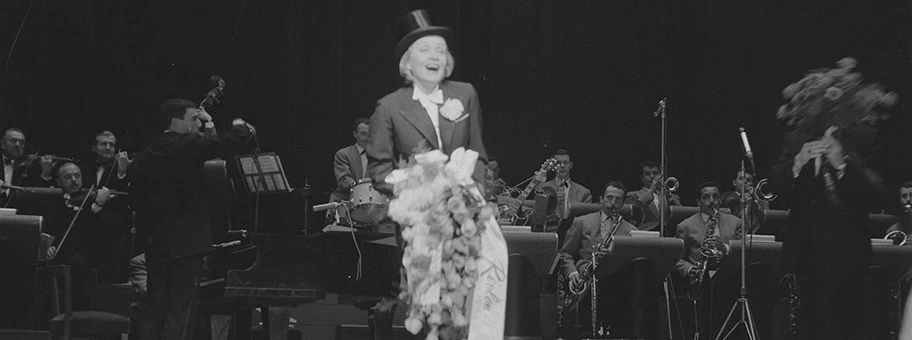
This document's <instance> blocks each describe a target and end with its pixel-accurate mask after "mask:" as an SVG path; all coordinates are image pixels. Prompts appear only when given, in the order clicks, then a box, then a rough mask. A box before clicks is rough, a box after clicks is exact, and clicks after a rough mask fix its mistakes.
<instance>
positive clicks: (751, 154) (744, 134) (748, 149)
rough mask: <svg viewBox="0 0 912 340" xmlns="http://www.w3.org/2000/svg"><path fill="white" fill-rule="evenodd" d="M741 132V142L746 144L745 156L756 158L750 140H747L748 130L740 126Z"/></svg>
mask: <svg viewBox="0 0 912 340" xmlns="http://www.w3.org/2000/svg"><path fill="white" fill-rule="evenodd" d="M738 130H740V131H741V132H740V134H741V144H742V145H743V146H744V156H747V158H750V159H754V152H753V151H751V145H750V142H748V141H747V132H745V131H744V128H743V127H740V128H738Z"/></svg>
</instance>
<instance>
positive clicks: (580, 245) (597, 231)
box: [560, 181, 656, 339]
mask: <svg viewBox="0 0 912 340" xmlns="http://www.w3.org/2000/svg"><path fill="white" fill-rule="evenodd" d="M626 190H627V189H626V187H624V184H623V183H621V182H615V181H612V182H608V184H606V185H605V193H604V194H603V195H602V198H601V204H602V210H600V211H598V212H594V213H591V214H587V215H583V216H579V217H576V218H574V219H573V223H572V225H571V226H570V229H569V230H568V231H567V236H566V238H565V239H564V243H563V245H562V246H561V252H560V259H561V271H562V272H563V275H564V277H566V278H567V279H568V280H569V282H568V284H569V285H573V286H576V287H582V285H583V284H584V282H583V281H584V280H586V282H591V281H588V277H585V278H584V277H582V276H583V275H587V276H588V275H589V274H591V273H589V271H591V270H592V269H593V268H592V262H593V249H595V248H596V247H598V246H599V245H600V244H604V245H605V246H607V245H608V244H610V241H607V242H606V240H609V238H610V237H614V236H622V237H623V236H630V232H631V231H634V230H636V227H635V226H634V225H633V224H631V223H630V222H627V221H625V220H624V218H623V216H621V215H620V213H619V210H620V208H621V207H622V206H623V205H624V197H626ZM610 235H614V236H610ZM606 259H607V258H606V257H604V256H603V257H600V258H599V260H600V261H604V260H606ZM580 272H584V273H586V274H581V273H580ZM648 273H649V271H648V270H646V268H645V267H644V266H643V264H642V263H634V264H631V265H628V266H627V267H625V268H624V269H623V270H621V271H619V272H617V273H614V274H612V275H611V276H610V277H598V280H599V290H598V294H597V297H598V307H599V308H598V315H599V317H598V321H599V323H601V327H602V328H604V330H603V332H601V333H599V334H601V335H606V332H608V333H610V335H611V336H612V337H636V338H642V337H646V338H649V337H651V334H652V330H651V329H653V328H655V326H656V325H654V324H653V322H654V320H655V319H654V318H651V317H650V314H651V315H655V311H654V308H653V307H654V305H655V304H654V303H651V302H650V301H649V298H650V294H649V292H650V291H652V289H651V288H650V287H649V284H648V282H649V281H648V280H647V275H648ZM587 284H588V283H587ZM567 287H569V286H567ZM567 287H563V288H562V289H566V288H567ZM566 293H567V294H571V295H572V294H573V293H572V292H570V291H569V290H568V291H567V292H566ZM589 294H590V293H588V292H587V293H584V295H585V296H579V297H578V298H579V299H580V300H579V302H580V303H579V304H578V305H577V306H566V307H568V308H569V310H565V311H564V312H563V313H565V315H566V317H565V318H564V320H565V321H566V322H565V325H563V327H562V329H563V330H564V331H565V332H564V333H565V334H563V335H564V336H565V337H566V338H569V339H575V338H577V337H578V336H579V335H580V334H582V333H585V332H586V331H587V330H590V329H591V323H592V322H591V308H590V307H591V303H590V297H589ZM574 310H575V311H576V313H573V311H574Z"/></svg>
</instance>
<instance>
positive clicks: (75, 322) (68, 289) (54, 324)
mask: <svg viewBox="0 0 912 340" xmlns="http://www.w3.org/2000/svg"><path fill="white" fill-rule="evenodd" d="M35 275H36V278H37V280H36V289H38V288H37V287H38V283H41V282H50V284H51V302H52V303H51V312H52V313H53V315H55V316H54V317H53V318H52V319H51V321H50V329H51V338H52V339H63V340H69V339H70V337H71V336H72V337H80V338H93V337H99V336H114V335H120V338H121V339H122V340H127V339H128V338H129V336H128V335H129V333H130V319H129V318H127V317H124V316H122V315H117V314H113V313H108V312H100V311H73V297H72V286H73V280H72V278H71V274H70V266H68V265H49V266H45V267H40V268H37V269H36V272H35ZM60 279H63V301H62V305H63V311H62V312H61V310H60V306H61V299H60V286H59V282H60Z"/></svg>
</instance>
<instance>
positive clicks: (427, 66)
mask: <svg viewBox="0 0 912 340" xmlns="http://www.w3.org/2000/svg"><path fill="white" fill-rule="evenodd" d="M407 59H408V60H407V61H406V67H407V68H408V70H409V72H411V74H412V77H414V79H415V80H416V81H418V82H421V83H422V85H425V86H427V85H432V87H431V88H430V89H433V86H436V85H437V84H439V83H440V82H441V81H443V78H444V77H446V67H447V60H448V59H447V43H446V40H444V39H443V37H440V36H437V35H429V36H426V37H422V38H421V39H418V40H416V41H415V42H414V43H413V44H412V46H410V47H409V49H408V58H407Z"/></svg>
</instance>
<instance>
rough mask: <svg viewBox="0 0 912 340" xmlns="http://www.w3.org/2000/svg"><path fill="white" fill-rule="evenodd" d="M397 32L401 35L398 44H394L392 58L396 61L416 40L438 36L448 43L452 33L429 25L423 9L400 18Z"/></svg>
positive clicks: (447, 28) (447, 29)
mask: <svg viewBox="0 0 912 340" xmlns="http://www.w3.org/2000/svg"><path fill="white" fill-rule="evenodd" d="M399 31H400V34H402V39H399V43H398V44H396V51H395V53H396V54H395V55H394V56H395V57H396V58H397V60H398V58H402V55H403V54H405V51H406V50H408V48H409V46H412V44H413V43H415V41H416V40H418V39H420V38H422V37H425V36H429V35H439V36H441V37H443V39H444V40H446V41H447V42H449V41H450V37H452V35H453V31H452V30H450V28H449V27H443V26H434V24H433V23H431V19H430V16H429V15H428V12H427V11H426V10H423V9H418V10H414V11H411V12H410V13H409V14H406V15H405V17H404V18H402V22H400V23H399Z"/></svg>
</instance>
